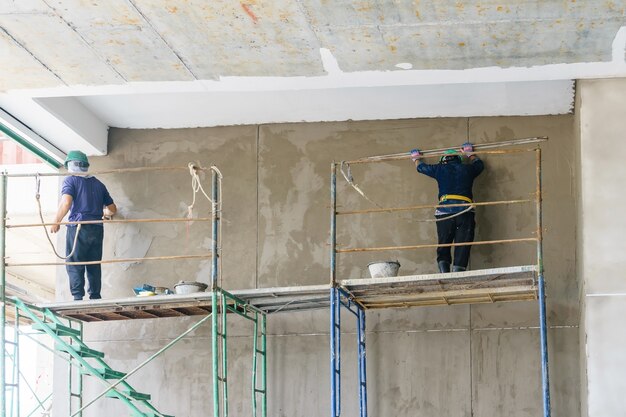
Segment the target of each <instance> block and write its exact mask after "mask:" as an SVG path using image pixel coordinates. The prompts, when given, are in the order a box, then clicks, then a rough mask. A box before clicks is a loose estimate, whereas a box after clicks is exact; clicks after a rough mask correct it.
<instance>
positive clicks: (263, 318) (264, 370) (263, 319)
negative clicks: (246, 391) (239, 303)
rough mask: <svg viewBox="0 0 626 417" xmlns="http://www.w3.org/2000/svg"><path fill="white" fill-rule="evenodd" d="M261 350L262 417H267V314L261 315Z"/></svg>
mask: <svg viewBox="0 0 626 417" xmlns="http://www.w3.org/2000/svg"><path fill="white" fill-rule="evenodd" d="M261 349H263V358H262V359H261V384H262V386H263V388H262V389H263V394H262V395H263V399H262V402H261V417H267V317H266V316H265V314H262V315H261Z"/></svg>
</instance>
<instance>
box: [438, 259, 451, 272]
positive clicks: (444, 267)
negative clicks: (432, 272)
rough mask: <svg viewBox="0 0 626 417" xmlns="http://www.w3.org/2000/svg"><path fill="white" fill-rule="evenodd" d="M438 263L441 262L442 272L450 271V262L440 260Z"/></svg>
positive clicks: (440, 269) (440, 270)
mask: <svg viewBox="0 0 626 417" xmlns="http://www.w3.org/2000/svg"><path fill="white" fill-rule="evenodd" d="M438 264H439V272H441V273H442V274H444V273H446V272H450V262H446V261H439V263H438Z"/></svg>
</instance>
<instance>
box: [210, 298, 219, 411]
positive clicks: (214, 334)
mask: <svg viewBox="0 0 626 417" xmlns="http://www.w3.org/2000/svg"><path fill="white" fill-rule="evenodd" d="M211 312H212V314H211V360H212V365H213V366H212V368H213V417H220V380H219V355H218V353H219V352H218V339H217V338H218V337H219V335H218V331H217V330H218V329H217V326H218V319H217V316H218V315H219V312H218V306H217V291H215V290H213V291H211Z"/></svg>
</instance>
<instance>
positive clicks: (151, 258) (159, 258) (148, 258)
mask: <svg viewBox="0 0 626 417" xmlns="http://www.w3.org/2000/svg"><path fill="white" fill-rule="evenodd" d="M210 257H211V255H173V256H146V257H145V258H121V259H107V260H104V261H82V262H40V263H37V262H33V263H11V262H7V263H6V266H10V267H17V266H62V265H99V264H119V263H125V262H142V261H166V260H177V259H203V258H210Z"/></svg>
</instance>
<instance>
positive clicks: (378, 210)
mask: <svg viewBox="0 0 626 417" xmlns="http://www.w3.org/2000/svg"><path fill="white" fill-rule="evenodd" d="M533 202H535V199H526V200H503V201H486V202H482V203H458V204H446V205H445V206H442V205H440V204H420V205H418V206H408V207H390V208H375V209H367V210H346V211H338V212H337V215H338V216H340V215H346V214H367V213H393V212H396V211H413V210H420V209H430V208H439V207H468V206H496V205H504V204H523V203H533Z"/></svg>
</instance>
